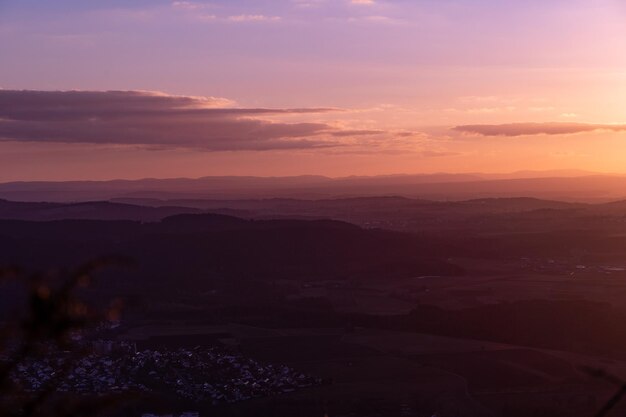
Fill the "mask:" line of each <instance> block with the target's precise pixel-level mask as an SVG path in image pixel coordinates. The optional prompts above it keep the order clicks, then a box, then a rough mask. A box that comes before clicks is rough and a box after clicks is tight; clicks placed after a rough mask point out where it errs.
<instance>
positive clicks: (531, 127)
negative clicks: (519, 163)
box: [454, 122, 626, 136]
mask: <svg viewBox="0 0 626 417" xmlns="http://www.w3.org/2000/svg"><path fill="white" fill-rule="evenodd" d="M454 130H456V131H458V132H462V133H469V134H475V135H481V136H534V135H571V134H576V133H588V132H595V131H611V132H626V124H593V123H560V122H551V123H509V124H500V125H487V124H484V125H464V126H456V127H455V128H454Z"/></svg>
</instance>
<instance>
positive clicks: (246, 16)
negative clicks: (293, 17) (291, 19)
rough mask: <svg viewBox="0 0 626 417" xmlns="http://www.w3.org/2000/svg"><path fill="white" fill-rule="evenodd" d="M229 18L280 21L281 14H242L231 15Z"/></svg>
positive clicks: (234, 19) (239, 20)
mask: <svg viewBox="0 0 626 417" xmlns="http://www.w3.org/2000/svg"><path fill="white" fill-rule="evenodd" d="M228 20H229V21H231V22H278V21H280V20H281V18H280V16H266V15H263V14H240V15H236V16H229V17H228Z"/></svg>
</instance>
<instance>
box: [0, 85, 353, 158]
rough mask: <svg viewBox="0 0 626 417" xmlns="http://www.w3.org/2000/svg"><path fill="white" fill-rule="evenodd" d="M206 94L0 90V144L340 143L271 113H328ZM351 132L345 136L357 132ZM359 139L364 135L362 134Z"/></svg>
mask: <svg viewBox="0 0 626 417" xmlns="http://www.w3.org/2000/svg"><path fill="white" fill-rule="evenodd" d="M227 104H228V101H227V100H224V99H219V98H213V97H188V96H172V95H166V94H161V93H153V92H144V91H104V92H98V91H28V90H26V91H19V90H0V139H1V140H5V141H7V140H10V141H24V142H61V143H97V144H128V145H146V146H156V147H183V148H185V147H187V148H198V149H204V150H208V151H224V150H230V151H236V150H272V149H308V148H318V147H332V146H340V145H341V143H339V142H337V141H336V140H333V139H331V138H332V137H336V136H341V132H342V131H341V130H338V129H336V128H333V127H331V126H330V125H327V124H325V123H280V122H271V121H268V120H265V119H263V116H266V117H267V116H268V115H279V114H303V113H322V112H329V111H334V110H335V109H245V108H231V107H225V105H227ZM358 134H359V132H358V131H353V132H351V135H358ZM364 134H365V133H364Z"/></svg>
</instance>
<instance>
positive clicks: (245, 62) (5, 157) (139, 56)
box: [0, 0, 626, 181]
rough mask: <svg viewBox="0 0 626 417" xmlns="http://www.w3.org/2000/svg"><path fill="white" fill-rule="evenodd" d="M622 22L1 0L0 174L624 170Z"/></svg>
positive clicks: (606, 11) (573, 4)
mask: <svg viewBox="0 0 626 417" xmlns="http://www.w3.org/2000/svg"><path fill="white" fill-rule="evenodd" d="M624 21H626V6H624V3H623V2H620V1H619V0H597V1H588V0H585V1H582V0H567V1H565V0H543V1H539V0H528V1H512V0H489V1H487V0H423V1H421V0H387V1H383V0H371V1H367V0H352V1H350V0H272V1H265V0H255V1H252V0H248V1H241V0H228V1H206V2H205V1H161V0H144V1H133V0H126V1H101V2H97V1H84V0H83V1H77V0H73V1H68V0H55V1H54V2H42V1H34V0H19V1H18V0H14V1H6V0H0V59H1V60H2V65H0V88H2V89H4V90H3V91H0V164H2V166H3V167H4V168H3V169H1V170H0V181H2V180H19V179H67V178H115V177H129V178H137V177H145V176H157V177H165V176H201V175H222V174H228V175H231V174H245V175H250V174H256V175H293V174H308V173H316V174H326V175H349V174H379V173H381V174H386V173H399V172H434V171H450V172H462V171H487V172H502V171H512V170H518V169H520V170H521V169H562V168H582V169H589V170H598V171H624V169H623V168H622V167H623V166H625V164H626V146H624V145H623V142H624V140H626V133H624V129H620V128H617V127H615V126H613V125H614V124H617V125H623V124H624V123H626V115H625V114H624V113H625V112H626V110H624V109H626V25H624ZM15 90H30V91H28V92H20V91H15ZM68 90H81V91H82V92H83V95H82V96H80V97H82V98H80V100H78V101H76V97H77V95H76V93H71V92H67V91H68ZM108 90H115V91H117V92H118V93H106V91H108ZM89 92H91V93H89ZM119 92H126V93H123V94H122V93H119ZM155 92H160V93H159V94H156V93H155ZM46 93H47V94H46ZM116 94H117V96H116ZM181 96H182V97H181ZM199 97H205V98H204V99H201V98H199ZM81 100H82V101H81ZM115 100H118V101H115ZM16 103H17V104H16ZM19 103H21V104H20V106H22V107H19V106H18V104H19ZM146 106H148V107H146ZM149 106H152V107H149ZM18 107H19V109H21V110H20V111H19V112H18V111H17V110H16V109H18ZM19 109H18V110H19ZM218 109H221V110H218ZM224 109H229V110H228V111H225V110H224ZM276 110H280V111H276ZM305 110H306V111H305ZM113 111H115V114H113ZM18 113H19V114H18ZM61 119H62V120H61ZM511 124H515V125H513V128H515V129H517V130H516V131H515V134H511V132H510V131H507V132H504V133H502V132H501V131H502V130H503V129H504V130H507V129H511V128H512V127H511ZM520 124H522V125H521V126H522V127H524V129H522V130H521V131H520V130H519V128H520ZM537 124H540V125H539V126H537ZM476 125H481V126H482V125H486V127H479V128H478V129H477V128H473V129H468V128H463V127H466V126H473V127H476ZM501 125H504V126H501ZM529 126H530V127H532V128H530V130H529ZM572 126H574V127H575V128H573V127H572ZM455 127H456V128H455ZM459 127H460V128H459ZM572 129H573V130H572ZM494 131H496V132H500V133H502V134H498V135H492V134H489V132H494ZM555 131H556V134H555ZM520 132H521V134H520ZM485 133H486V134H485Z"/></svg>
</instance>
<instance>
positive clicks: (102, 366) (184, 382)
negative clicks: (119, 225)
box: [13, 348, 321, 404]
mask: <svg viewBox="0 0 626 417" xmlns="http://www.w3.org/2000/svg"><path fill="white" fill-rule="evenodd" d="M13 379H14V380H15V382H16V383H18V384H19V385H21V386H22V387H23V389H25V390H27V391H37V390H41V389H44V388H46V387H47V386H49V384H53V385H54V387H56V388H55V389H57V391H61V392H70V393H81V394H107V393H121V392H168V393H175V394H176V395H177V396H178V397H182V398H185V399H189V400H194V401H208V402H211V403H213V404H219V403H233V402H238V401H244V400H247V399H250V398H254V397H263V396H270V395H275V394H281V393H286V392H290V391H294V390H296V389H299V388H304V387H310V386H313V385H318V384H320V383H321V381H320V380H319V379H317V378H313V377H311V376H308V375H305V374H302V373H299V372H297V371H295V370H293V369H291V368H289V367H287V366H285V365H276V364H265V363H261V362H258V361H255V360H253V359H251V358H247V357H244V356H241V355H237V354H233V353H229V352H225V351H222V350H219V349H213V348H196V349H175V350H163V351H157V350H144V351H140V352H134V351H132V350H130V349H124V350H122V351H114V352H110V353H106V354H102V353H92V354H90V355H87V356H83V357H81V358H75V357H73V356H72V355H71V354H69V353H62V352H59V353H57V354H54V355H48V356H47V357H45V358H41V359H38V360H29V361H27V362H24V363H20V364H19V366H17V368H16V370H15V372H14V375H13Z"/></svg>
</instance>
